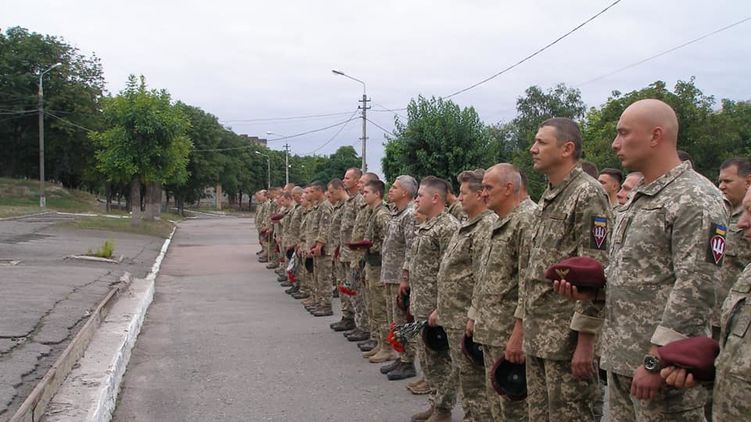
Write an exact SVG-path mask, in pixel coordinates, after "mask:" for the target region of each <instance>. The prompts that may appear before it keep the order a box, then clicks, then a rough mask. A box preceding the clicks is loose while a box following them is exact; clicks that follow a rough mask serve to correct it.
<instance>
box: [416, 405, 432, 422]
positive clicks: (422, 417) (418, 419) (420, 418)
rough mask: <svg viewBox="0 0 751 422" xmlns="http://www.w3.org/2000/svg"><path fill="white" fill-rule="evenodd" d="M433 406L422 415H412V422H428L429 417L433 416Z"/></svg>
mask: <svg viewBox="0 0 751 422" xmlns="http://www.w3.org/2000/svg"><path fill="white" fill-rule="evenodd" d="M433 409H434V407H433V405H432V404H431V405H430V408H429V409H428V410H424V411H422V412H420V413H415V414H414V415H412V418H411V419H410V420H411V421H412V422H423V421H426V420H428V418H429V417H431V416H432V415H433Z"/></svg>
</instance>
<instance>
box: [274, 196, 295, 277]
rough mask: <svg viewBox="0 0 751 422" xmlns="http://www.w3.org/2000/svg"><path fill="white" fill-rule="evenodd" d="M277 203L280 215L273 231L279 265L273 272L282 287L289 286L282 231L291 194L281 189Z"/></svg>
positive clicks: (290, 201)
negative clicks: (281, 283) (277, 249)
mask: <svg viewBox="0 0 751 422" xmlns="http://www.w3.org/2000/svg"><path fill="white" fill-rule="evenodd" d="M276 201H277V203H278V204H279V210H278V212H277V215H281V216H282V217H281V218H280V219H279V220H278V221H276V222H275V224H276V226H277V229H276V230H275V231H274V233H275V235H276V247H277V248H279V264H280V265H279V267H277V268H276V269H275V270H274V272H275V273H276V275H277V281H279V282H283V285H284V287H290V284H289V283H287V271H286V269H287V256H286V255H285V251H284V231H285V228H286V221H287V215H288V214H289V211H290V209H291V208H292V204H291V203H292V194H291V193H289V192H287V191H282V192H281V193H280V194H279V197H278V198H277V199H276Z"/></svg>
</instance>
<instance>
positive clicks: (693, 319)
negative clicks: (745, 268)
mask: <svg viewBox="0 0 751 422" xmlns="http://www.w3.org/2000/svg"><path fill="white" fill-rule="evenodd" d="M694 202H695V199H694ZM676 212H677V214H676V216H675V220H674V221H673V224H672V233H671V239H670V241H671V248H670V249H671V252H672V261H673V267H674V268H673V272H674V274H675V283H674V284H673V288H672V289H671V291H670V295H669V296H668V301H667V304H666V305H665V310H664V311H663V314H662V319H661V320H660V323H659V325H658V326H657V329H655V331H654V333H653V335H652V339H651V342H652V344H655V345H658V346H663V345H665V344H667V343H670V342H672V341H675V340H680V339H683V338H686V337H692V336H702V335H707V332H706V327H707V326H708V318H709V314H710V311H711V309H712V307H713V305H714V300H715V291H714V286H715V284H716V280H719V277H720V269H721V264H722V260H721V258H722V257H721V256H720V259H719V260H716V257H718V256H719V255H716V253H719V250H718V249H715V253H713V249H712V247H713V245H714V246H715V247H718V246H720V244H721V243H723V241H719V240H718V238H717V237H716V236H720V237H722V234H721V230H722V229H721V228H720V227H717V226H723V227H727V216H726V214H725V212H724V209H723V208H722V207H721V204H720V202H719V201H716V203H714V204H713V203H712V201H711V200H707V201H706V203H704V204H696V203H692V204H684V206H680V207H677V211H676ZM713 240H714V242H713ZM717 242H720V243H717ZM723 244H724V243H723ZM666 270H667V271H668V272H669V271H670V269H666Z"/></svg>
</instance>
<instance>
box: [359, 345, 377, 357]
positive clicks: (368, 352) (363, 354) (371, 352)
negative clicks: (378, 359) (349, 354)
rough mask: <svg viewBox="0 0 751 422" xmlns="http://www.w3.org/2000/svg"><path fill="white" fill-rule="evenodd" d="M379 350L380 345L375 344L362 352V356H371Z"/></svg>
mask: <svg viewBox="0 0 751 422" xmlns="http://www.w3.org/2000/svg"><path fill="white" fill-rule="evenodd" d="M380 351H381V346H380V345H376V347H374V348H372V349H370V350H366V351H364V352H362V357H363V358H365V359H370V358H371V357H373V356H375V355H376V354H378V352H380Z"/></svg>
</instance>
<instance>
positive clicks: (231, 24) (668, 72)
mask: <svg viewBox="0 0 751 422" xmlns="http://www.w3.org/2000/svg"><path fill="white" fill-rule="evenodd" d="M613 1H614V0H577V1H560V0H559V1H554V0H545V1H543V0H534V1H533V0H528V1H523V0H516V1H510V0H432V1H425V0H401V1H391V0H381V1H374V2H360V1H340V0H324V1H301V0H298V1H285V0H277V1H256V0H246V1H239V0H237V1H227V0H224V1H223V0H214V1H206V0H202V1H190V0H185V1H165V0H128V1H119V2H116V1H101V0H80V1H74V0H69V1H56V0H37V1H33V2H32V1H28V0H21V1H18V0H0V28H3V29H5V28H8V27H10V26H22V27H25V28H27V29H29V30H31V31H35V32H39V33H44V34H50V35H57V36H61V37H63V38H64V39H65V41H67V42H68V43H69V44H72V45H74V46H76V47H78V48H79V49H80V50H81V51H82V52H83V53H85V54H92V53H95V54H96V55H97V56H98V57H100V58H101V60H102V64H103V67H104V73H105V77H106V79H107V82H108V89H109V91H110V92H111V93H117V92H118V91H119V90H120V89H122V88H123V86H124V85H125V81H126V79H127V76H128V74H131V73H135V74H143V75H144V76H145V77H146V78H147V83H148V84H149V86H150V87H153V88H165V89H167V90H168V91H169V92H170V93H171V94H172V96H173V98H175V99H179V100H182V101H184V102H186V103H188V104H192V105H195V106H198V107H201V108H202V109H204V110H206V111H207V112H209V113H212V114H214V115H216V116H217V117H218V118H219V119H220V120H221V121H222V122H223V123H224V124H225V125H226V126H229V127H231V128H232V129H233V130H234V131H236V132H237V133H244V134H249V135H256V136H262V137H263V136H266V135H265V133H266V132H267V131H272V132H274V133H278V134H280V135H286V136H289V135H294V134H297V133H301V132H307V131H311V130H315V129H319V128H322V127H326V126H331V125H335V124H337V123H340V122H343V121H345V120H347V119H348V118H349V117H350V116H352V115H353V113H355V112H356V108H357V100H358V99H359V98H360V96H361V95H362V85H360V84H359V83H357V82H355V81H352V80H349V79H347V78H344V77H342V76H337V75H334V74H332V72H331V70H332V69H339V70H341V71H343V72H345V73H347V74H348V75H351V76H353V77H355V78H358V79H361V80H363V81H364V82H365V83H366V84H367V94H368V97H370V98H371V99H372V103H371V106H372V107H373V108H372V110H371V112H369V116H368V117H369V118H370V119H371V120H372V121H373V122H374V123H375V124H377V125H378V126H381V127H382V128H384V129H387V130H391V129H392V128H393V119H394V114H393V113H391V112H388V111H385V110H386V109H397V108H403V107H405V106H406V104H407V102H408V101H409V100H410V99H411V98H414V97H416V96H417V95H423V96H428V97H429V96H445V95H448V94H450V93H452V92H455V91H458V90H460V89H462V88H465V87H467V86H470V85H472V84H474V83H476V82H478V81H480V80H482V79H484V78H486V77H488V76H490V75H493V74H495V73H496V72H499V71H500V70H502V69H504V68H505V67H507V66H509V65H511V64H513V63H515V62H517V61H518V60H520V59H521V58H523V57H525V56H527V55H528V54H530V53H532V52H534V51H535V50H537V49H538V48H541V47H543V46H544V45H546V44H547V43H549V42H551V41H553V40H554V39H556V38H558V37H559V36H561V35H563V34H564V33H566V32H568V31H569V30H571V29H573V28H574V27H576V26H577V25H579V24H580V23H582V22H584V21H585V20H587V19H588V18H590V17H591V16H593V15H595V14H596V13H597V12H599V11H600V10H602V9H604V8H605V7H607V6H608V5H609V4H611V3H612V2H613ZM747 17H751V1H748V0H714V1H711V2H710V1H695V0H683V1H678V0H662V1H653V0H622V1H621V2H619V3H618V4H617V5H615V6H613V7H612V8H611V9H609V10H608V11H607V12H605V13H604V14H602V15H601V16H599V17H598V18H597V19H595V20H593V21H592V22H590V23H588V24H587V25H585V26H584V27H582V28H581V29H579V30H578V31H577V32H575V33H574V34H572V35H571V36H569V37H567V38H566V39H564V40H563V41H561V42H560V43H558V44H556V45H555V46H553V47H551V48H550V49H548V50H546V51H545V52H543V53H541V54H540V55H538V56H536V57H534V58H533V59H531V60H529V61H528V62H526V63H524V64H522V65H521V66H519V67H517V68H515V69H513V70H511V71H510V72H508V73H505V74H503V75H501V76H500V77H498V78H495V79H493V80H492V81H490V82H488V83H485V84H483V85H481V86H479V87H477V88H474V89H472V90H470V91H468V92H465V93H463V94H461V95H458V96H456V97H454V98H452V99H453V100H454V101H455V102H457V103H459V104H460V105H462V106H474V107H475V108H476V110H477V111H478V113H479V114H480V116H481V118H482V119H483V120H484V121H485V122H486V123H497V122H499V121H505V120H510V119H512V118H513V117H514V114H515V110H514V104H515V100H516V98H517V97H518V96H519V95H521V94H522V93H523V91H524V90H525V89H526V88H527V87H528V86H530V85H539V86H541V87H543V88H549V87H551V86H553V85H555V84H556V83H559V82H564V83H566V84H567V85H569V86H574V87H578V88H580V89H581V93H582V98H583V99H584V101H585V103H586V104H587V105H588V106H596V105H599V104H601V103H603V102H604V101H605V100H606V99H607V97H608V95H609V94H610V92H611V91H613V90H616V89H617V90H620V91H624V92H625V91H629V90H633V89H639V88H642V87H644V86H646V85H647V84H649V83H651V82H654V81H655V80H664V81H666V82H667V83H668V84H669V85H670V86H672V85H673V84H674V83H675V81H677V80H685V79H688V78H689V77H691V76H695V77H696V84H697V86H698V87H699V88H700V89H702V90H703V91H704V93H705V94H711V95H714V96H715V97H717V98H731V99H736V100H749V99H751V82H749V68H751V66H750V65H751V54H750V53H751V42H749V40H750V39H751V21H747V22H745V23H742V24H740V25H738V26H736V27H734V28H731V29H729V30H726V31H724V32H722V33H719V34H716V35H713V36H711V37H708V38H706V39H704V40H702V41H699V42H697V43H694V44H692V45H690V46H687V47H685V48H683V49H680V50H677V51H675V52H672V53H670V54H666V55H664V56H662V57H660V58H657V59H655V60H652V61H649V62H647V63H644V64H641V65H639V66H636V67H633V68H630V69H628V70H625V71H623V72H620V73H617V74H615V75H612V76H608V77H606V78H603V79H600V80H597V81H594V82H589V81H591V80H592V79H596V78H598V77H600V76H603V75H607V74H609V73H611V72H613V71H615V70H617V69H620V68H623V67H624V66H627V65H629V64H632V63H635V62H638V61H640V60H642V59H644V58H647V57H650V56H652V55H654V54H657V53H660V52H662V51H664V50H668V49H670V48H673V47H676V46H678V45H680V44H682V43H684V42H686V41H689V40H691V39H694V38H697V37H699V36H701V35H704V34H707V33H710V32H712V31H714V30H716V29H719V28H722V27H724V26H726V25H729V24H732V23H734V22H737V21H740V20H742V19H744V18H747ZM588 82H589V83H588ZM402 113H403V112H402ZM320 114H327V115H328V116H324V117H315V118H313V117H307V118H302V119H288V118H289V117H297V116H310V115H320ZM279 118H285V119H279ZM375 124H371V123H368V137H369V138H370V139H369V142H368V165H369V168H370V169H371V170H376V171H380V160H381V157H382V155H383V146H382V144H383V141H384V131H383V130H382V129H381V128H378V127H377V126H376V125H375ZM340 129H341V130H340ZM360 134H361V123H360V121H359V120H354V121H351V122H349V123H348V124H347V125H345V126H343V128H342V127H341V126H337V127H334V128H331V129H328V130H324V131H320V132H316V133H313V134H310V135H306V136H301V137H296V138H294V139H290V140H289V144H290V147H291V150H292V152H293V153H296V154H309V153H319V154H328V153H331V152H333V151H334V150H336V149H337V148H338V147H340V146H342V145H355V146H356V147H357V149H358V151H359V145H360V144H359V142H360V141H359V140H358V138H359V137H360ZM275 137H276V136H273V135H272V136H268V138H270V139H273V138H275ZM283 144H284V141H276V142H271V143H270V144H269V146H270V147H271V148H275V149H282V145H283Z"/></svg>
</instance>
